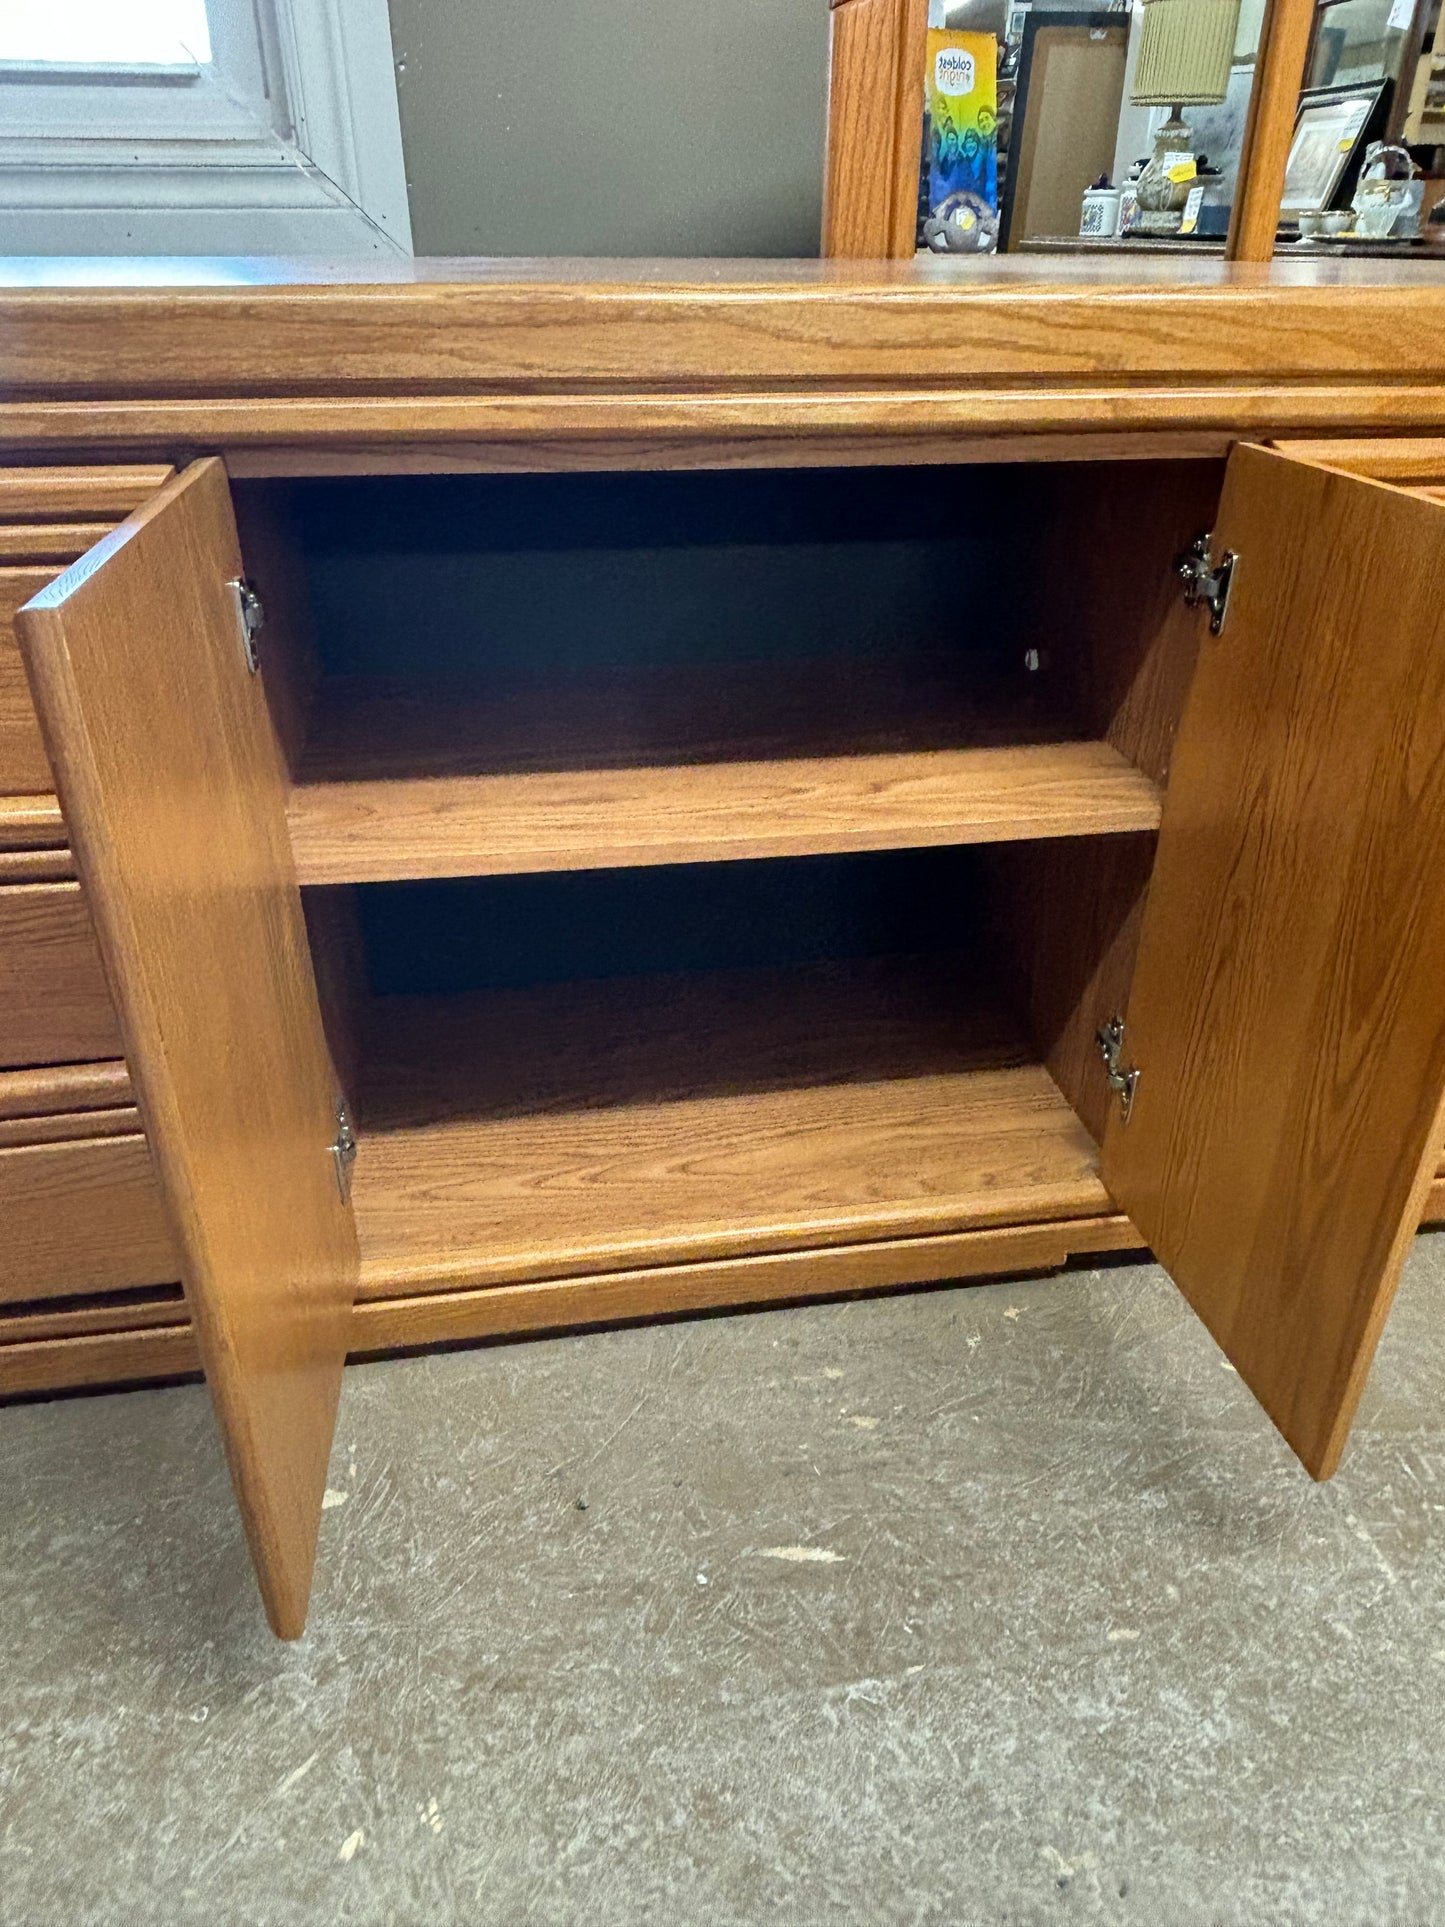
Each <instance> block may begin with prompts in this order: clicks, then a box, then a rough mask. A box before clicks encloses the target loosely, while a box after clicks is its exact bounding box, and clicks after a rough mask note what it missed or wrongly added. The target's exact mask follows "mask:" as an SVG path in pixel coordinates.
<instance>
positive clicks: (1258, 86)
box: [1224, 0, 1315, 261]
mask: <svg viewBox="0 0 1445 1927" xmlns="http://www.w3.org/2000/svg"><path fill="white" fill-rule="evenodd" d="M1314 18H1315V0H1269V6H1268V8H1267V10H1266V12H1265V16H1264V26H1263V28H1262V29H1261V31H1260V36H1259V56H1258V58H1257V60H1256V61H1255V67H1254V88H1253V91H1252V92H1251V94H1250V97H1249V119H1248V121H1247V122H1246V124H1245V130H1244V152H1243V154H1242V156H1241V158H1240V163H1239V187H1238V190H1237V192H1236V193H1235V197H1234V213H1233V215H1232V216H1231V219H1230V223H1229V239H1228V241H1227V243H1226V244H1225V250H1224V252H1225V258H1226V259H1227V260H1230V261H1268V260H1269V259H1270V258H1271V256H1272V255H1273V254H1274V241H1275V232H1276V230H1277V228H1278V227H1279V204H1280V199H1281V197H1282V196H1283V194H1284V170H1285V164H1286V162H1287V161H1288V160H1289V150H1290V142H1291V141H1292V140H1293V138H1294V123H1295V109H1296V107H1297V105H1298V102H1299V91H1300V87H1301V85H1302V84H1303V82H1304V73H1305V61H1306V59H1307V58H1308V56H1309V49H1310V34H1311V31H1312V29H1313V27H1314Z"/></svg>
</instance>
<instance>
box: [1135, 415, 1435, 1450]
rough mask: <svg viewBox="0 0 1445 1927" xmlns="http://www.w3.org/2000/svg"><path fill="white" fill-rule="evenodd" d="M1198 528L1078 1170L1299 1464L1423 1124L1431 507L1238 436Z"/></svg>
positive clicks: (1349, 1373)
mask: <svg viewBox="0 0 1445 1927" xmlns="http://www.w3.org/2000/svg"><path fill="white" fill-rule="evenodd" d="M1226 548H1229V549H1233V550H1235V551H1236V552H1237V554H1238V557H1239V561H1238V565H1237V568H1236V571H1235V580H1234V583H1233V587H1232V594H1231V600H1230V606H1229V613H1228V619H1227V621H1226V623H1225V626H1224V629H1223V633H1222V634H1221V635H1220V636H1218V637H1216V638H1211V637H1208V636H1206V638H1205V640H1204V642H1203V646H1202V648H1201V652H1200V658H1199V666H1198V671H1197V674H1196V677H1195V681H1194V684H1193V687H1192V689H1191V692H1190V697H1189V702H1188V705H1187V708H1186V711H1185V715H1184V719H1183V723H1182V725H1181V728H1180V732H1179V736H1178V740H1177V742H1176V745H1175V751H1174V757H1173V765H1172V768H1171V771H1170V778H1169V790H1168V795H1167V797H1166V801H1165V808H1164V822H1163V827H1162V829H1161V832H1160V839H1159V850H1158V858H1157V861H1156V865H1155V869H1154V875H1153V879H1152V882H1151V884H1150V891H1149V899H1148V903H1147V906H1146V910H1145V916H1144V924H1143V932H1142V936H1141V941H1140V949H1139V960H1138V965H1137V968H1136V972H1135V976H1134V981H1133V986H1132V988H1131V991H1130V995H1129V1007H1128V1019H1127V1025H1126V1032H1125V1045H1126V1049H1125V1055H1126V1057H1127V1058H1128V1059H1129V1060H1130V1061H1131V1062H1132V1063H1133V1064H1134V1065H1136V1066H1137V1067H1138V1069H1139V1072H1140V1078H1139V1084H1138V1089H1137V1093H1136V1096H1135V1099H1134V1104H1133V1110H1132V1114H1131V1116H1130V1118H1129V1120H1128V1122H1127V1123H1126V1122H1124V1121H1123V1119H1122V1117H1121V1115H1120V1114H1119V1113H1118V1112H1117V1110H1116V1112H1115V1114H1114V1115H1113V1116H1112V1118H1111V1120H1110V1123H1109V1127H1108V1131H1107V1134H1106V1138H1105V1145H1104V1162H1103V1169H1104V1177H1105V1182H1106V1183H1107V1184H1108V1187H1109V1189H1110V1191H1111V1192H1112V1194H1113V1196H1114V1197H1115V1198H1116V1199H1117V1201H1118V1202H1119V1204H1120V1205H1121V1206H1122V1207H1123V1208H1124V1209H1125V1210H1126V1211H1127V1212H1128V1213H1129V1215H1130V1217H1131V1218H1132V1219H1133V1220H1134V1222H1135V1223H1136V1224H1137V1225H1138V1226H1139V1228H1140V1230H1141V1231H1142V1232H1143V1233H1144V1235H1145V1236H1146V1237H1147V1238H1148V1240H1149V1242H1150V1243H1151V1244H1152V1245H1153V1247H1154V1250H1155V1251H1156V1252H1157V1253H1158V1255H1159V1258H1160V1261H1161V1262H1162V1263H1163V1264H1164V1265H1166V1266H1167V1267H1168V1269H1169V1270H1170V1271H1171V1272H1172V1273H1173V1275H1174V1277H1175V1279H1176V1280H1177V1282H1178V1284H1179V1286H1180V1288H1181V1289H1182V1290H1183V1292H1184V1294H1185V1296H1186V1297H1187V1298H1188V1299H1189V1301H1190V1303H1191V1304H1192V1305H1193V1306H1194V1308H1195V1310H1196V1311H1197V1312H1198V1313H1199V1315H1200V1317H1201V1318H1202V1319H1203V1320H1204V1322H1205V1324H1206V1325H1207V1326H1208V1327H1209V1329H1210V1331H1211V1332H1213V1334H1214V1336H1215V1337H1216V1338H1217V1339H1218V1341H1219V1343H1220V1344H1221V1345H1222V1346H1223V1348H1224V1350H1225V1352H1226V1353H1227V1354H1228V1356H1229V1358H1230V1359H1231V1360H1232V1362H1233V1363H1234V1364H1235V1366H1236V1367H1237V1368H1238V1370H1239V1372H1240V1374H1241V1376H1242V1377H1243V1378H1244V1380H1245V1382H1246V1383H1247V1384H1248V1385H1249V1387H1250V1389H1251V1390H1252V1391H1253V1392H1254V1394H1255V1396H1256V1397H1257V1398H1258V1399H1259V1400H1260V1402H1261V1404H1262V1405H1263V1406H1264V1408H1265V1410H1266V1411H1267V1412H1268V1413H1269V1415H1270V1417H1271V1418H1272V1419H1273V1420H1274V1422H1275V1424H1276V1425H1277V1426H1278V1427H1279V1429H1280V1431H1281V1432H1282V1433H1283V1434H1284V1436H1285V1438H1286V1439H1287V1440H1288V1441H1289V1443H1290V1444H1291V1445H1292V1446H1293V1447H1294V1449H1295V1451H1296V1452H1297V1453H1298V1454H1299V1456H1300V1458H1301V1459H1302V1460H1303V1461H1304V1463H1305V1465H1306V1466H1307V1467H1308V1468H1309V1470H1310V1471H1311V1472H1312V1473H1314V1474H1315V1476H1316V1477H1318V1478H1325V1477H1328V1476H1329V1474H1330V1473H1331V1472H1333V1471H1334V1469H1335V1467H1336V1465H1337V1464H1338V1462H1339V1458H1340V1453H1341V1451H1342V1449H1343V1446H1344V1441H1345V1437H1346V1435H1347V1433H1348V1430H1349V1426H1350V1422H1351V1419H1352V1418H1353V1416H1354V1411H1355V1407H1356V1404H1357V1402H1358V1400H1359V1395H1360V1391H1361V1389H1362V1387H1363V1384H1364V1379H1365V1375H1366V1373H1367V1372H1368V1370H1369V1366H1370V1360H1371V1358H1372V1356H1373V1354H1374V1350H1375V1345H1376V1342H1377V1340H1378V1338H1379V1334H1380V1328H1381V1326H1382V1324H1383V1322H1384V1319H1385V1315H1386V1313H1387V1311H1388V1309H1389V1304H1390V1299H1391V1297H1392V1296H1393V1293H1394V1289H1395V1284H1396V1281H1397V1279H1398V1275H1399V1270H1400V1266H1401V1263H1402V1262H1403V1258H1404V1254H1405V1250H1406V1248H1407V1246H1408V1243H1409V1240H1410V1237H1411V1235H1412V1234H1413V1232H1414V1229H1415V1227H1416V1225H1417V1223H1418V1222H1419V1218H1420V1212H1421V1209H1422V1206H1423V1204H1424V1201H1425V1198H1426V1195H1427V1192H1428V1189H1429V1185H1430V1180H1431V1177H1432V1176H1433V1173H1434V1171H1435V1168H1436V1165H1437V1164H1438V1162H1439V1153H1440V1142H1441V1132H1442V1126H1445V1117H1442V1113H1441V1094H1442V1090H1445V890H1442V889H1441V851H1442V850H1445V507H1442V506H1441V505H1440V504H1438V503H1434V502H1430V501H1426V500H1423V499H1420V498H1418V497H1410V496H1407V495H1404V494H1402V493H1401V492H1399V491H1398V490H1394V489H1391V488H1388V487H1386V486H1384V485H1382V484H1380V483H1377V482H1372V481H1367V480H1363V479H1361V478H1359V477H1355V476H1351V475H1346V474H1338V473H1332V472H1330V471H1327V470H1324V469H1321V468H1316V467H1311V466H1309V465H1307V464H1305V463H1303V462H1299V461H1296V460H1293V459H1290V458H1289V457H1286V456H1283V455H1278V454H1273V453H1269V452H1267V451H1265V450H1263V449H1256V448H1241V449H1237V450H1236V451H1235V453H1234V455H1233V456H1232V457H1231V459H1230V464H1229V472H1228V477H1227V481H1226V486H1225V492H1224V499H1223V502H1222V504H1221V509H1220V515H1219V518H1218V521H1217V523H1216V528H1215V551H1216V553H1219V552H1220V551H1221V550H1223V549H1226ZM1200 619H1201V622H1202V621H1203V616H1202V614H1201V618H1200Z"/></svg>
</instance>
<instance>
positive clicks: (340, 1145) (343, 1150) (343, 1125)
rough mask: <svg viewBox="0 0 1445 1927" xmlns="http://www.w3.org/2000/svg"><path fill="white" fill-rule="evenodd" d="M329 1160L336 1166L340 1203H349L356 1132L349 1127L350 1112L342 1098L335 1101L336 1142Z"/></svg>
mask: <svg viewBox="0 0 1445 1927" xmlns="http://www.w3.org/2000/svg"><path fill="white" fill-rule="evenodd" d="M331 1159H332V1162H333V1163H334V1164H335V1166H336V1188H337V1190H338V1191H339V1192H340V1193H341V1202H342V1203H343V1204H350V1202H351V1167H352V1165H354V1164H355V1162H356V1132H355V1131H354V1130H353V1129H352V1127H351V1112H350V1111H349V1110H348V1109H347V1107H346V1100H345V1099H344V1098H340V1097H339V1098H337V1100H336V1142H335V1143H334V1144H333V1145H332V1147H331Z"/></svg>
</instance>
